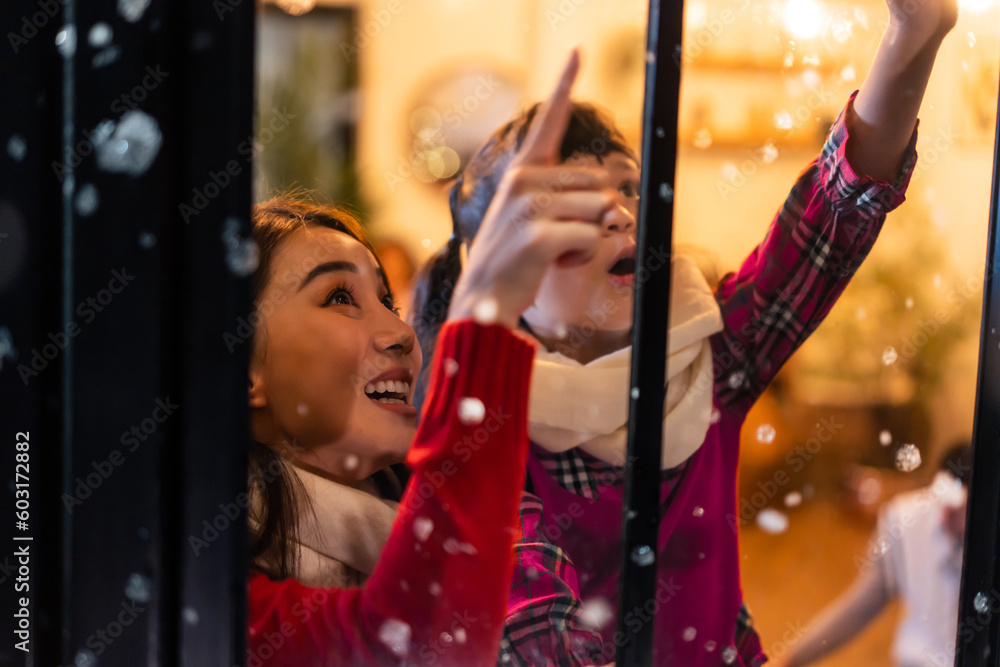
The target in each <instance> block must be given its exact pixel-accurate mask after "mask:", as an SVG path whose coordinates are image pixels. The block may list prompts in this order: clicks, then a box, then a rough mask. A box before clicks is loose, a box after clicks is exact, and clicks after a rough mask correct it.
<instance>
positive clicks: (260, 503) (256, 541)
mask: <svg viewBox="0 0 1000 667" xmlns="http://www.w3.org/2000/svg"><path fill="white" fill-rule="evenodd" d="M303 227H327V228H329V229H334V230H336V231H338V232H342V233H344V234H347V235H348V236H350V237H351V238H353V239H355V240H357V241H358V242H359V243H361V244H362V245H364V246H365V247H366V248H368V250H369V251H370V252H371V253H372V257H375V261H376V262H377V261H378V257H377V256H376V255H375V251H374V249H373V248H372V245H371V243H370V242H369V241H368V238H367V236H366V235H365V233H364V229H363V228H362V226H361V223H359V222H358V220H357V218H355V217H354V216H353V215H352V214H350V213H349V212H347V211H345V210H343V209H340V208H337V207H336V206H332V205H325V204H318V203H316V202H314V201H311V200H310V199H309V198H308V195H306V194H305V193H303V192H295V193H289V194H283V195H278V196H276V197H273V198H271V199H269V200H267V201H265V202H263V203H261V204H257V205H256V206H254V207H253V213H252V214H251V233H252V234H253V239H254V241H255V242H256V243H257V247H258V249H259V250H260V261H259V263H258V265H257V270H256V271H255V272H254V275H253V277H252V279H251V289H252V290H253V297H254V301H255V302H257V301H259V299H260V296H261V294H262V293H263V292H264V289H265V288H267V286H268V283H269V282H270V281H271V278H272V275H271V266H272V264H273V261H274V255H275V252H276V251H277V250H278V248H279V247H280V246H281V244H282V243H283V242H284V241H285V240H286V239H287V238H288V237H289V236H291V235H292V233H293V232H295V231H296V230H299V229H302V228H303ZM259 334H260V332H259V331H256V330H255V332H254V336H257V335H259ZM294 456H295V450H294V448H289V449H286V450H285V451H283V452H280V453H279V452H277V451H275V450H274V449H272V448H271V447H269V446H267V445H265V444H263V443H260V442H255V441H254V442H251V443H250V453H249V470H248V474H249V477H248V480H249V484H248V487H249V492H250V497H251V499H252V502H251V504H250V507H251V517H252V521H251V522H250V559H251V563H252V566H253V567H254V568H255V569H257V570H260V571H261V572H264V573H266V574H267V575H268V576H270V577H272V578H274V579H287V578H288V577H290V576H292V574H293V572H294V571H295V568H296V565H297V563H296V556H297V550H296V549H293V548H292V545H293V542H294V541H295V538H296V535H297V527H298V521H299V517H300V513H301V512H302V510H307V509H310V508H308V507H307V506H305V505H304V502H305V494H304V491H303V489H302V486H301V482H300V481H299V479H298V477H296V476H295V473H294V472H293V471H292V469H291V465H292V463H291V461H292V460H293V459H294Z"/></svg>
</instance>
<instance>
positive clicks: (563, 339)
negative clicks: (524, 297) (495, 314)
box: [524, 153, 639, 358]
mask: <svg viewBox="0 0 1000 667" xmlns="http://www.w3.org/2000/svg"><path fill="white" fill-rule="evenodd" d="M567 164H573V165H579V166H584V167H602V166H603V167H604V168H605V169H606V170H607V171H608V173H609V176H610V181H609V182H608V183H607V185H606V187H608V188H612V189H614V190H617V191H618V193H619V204H618V206H616V207H615V208H614V209H612V210H611V211H609V212H608V213H606V214H605V216H604V220H603V222H602V227H603V234H602V237H601V240H600V242H599V243H598V246H597V249H596V252H595V254H594V257H593V259H591V260H590V261H589V262H587V263H586V264H582V265H579V266H573V267H568V268H562V267H553V268H551V269H549V271H548V273H547V274H546V276H545V279H544V280H543V282H542V285H541V288H540V290H539V292H538V298H537V299H535V303H534V305H533V306H532V307H531V308H529V309H528V310H527V311H525V313H524V319H525V321H527V322H528V325H529V326H530V327H531V329H532V331H533V332H534V333H535V334H536V335H537V336H538V337H540V338H542V339H543V340H545V341H546V343H547V344H548V345H549V347H553V349H557V350H558V351H560V352H562V353H563V354H566V355H567V356H571V357H573V358H580V357H581V356H582V357H584V358H588V357H591V356H593V355H592V354H588V353H587V350H590V349H592V348H602V347H607V346H608V343H609V339H614V341H617V342H612V343H611V347H615V348H616V347H623V346H624V345H627V344H628V337H629V331H630V330H631V328H632V292H633V289H634V286H635V269H636V267H635V233H636V224H635V220H636V216H637V215H638V208H639V198H638V192H639V167H638V165H636V163H635V162H634V161H633V160H632V159H631V158H629V157H628V156H627V155H625V154H624V153H610V154H608V155H607V156H605V157H604V158H603V163H602V162H600V161H598V159H597V158H596V157H594V156H592V155H580V154H577V155H574V156H572V157H571V158H570V159H569V160H567ZM550 341H556V343H555V345H554V346H553V345H551V344H549V342H550ZM619 343H620V344H619ZM607 351H610V350H600V352H601V353H607ZM581 353H582V354H581Z"/></svg>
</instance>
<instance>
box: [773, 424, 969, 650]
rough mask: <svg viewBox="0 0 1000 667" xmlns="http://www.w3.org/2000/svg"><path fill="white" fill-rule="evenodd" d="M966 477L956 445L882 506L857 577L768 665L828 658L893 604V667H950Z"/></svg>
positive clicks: (964, 459)
mask: <svg viewBox="0 0 1000 667" xmlns="http://www.w3.org/2000/svg"><path fill="white" fill-rule="evenodd" d="M971 477H972V447H971V446H970V444H969V443H968V442H961V443H957V444H955V445H953V446H952V447H951V448H949V449H948V451H947V452H946V453H945V455H944V458H943V459H942V460H941V465H940V466H939V469H938V472H937V474H936V475H935V476H934V481H933V482H932V483H931V484H930V485H929V486H926V487H923V488H921V489H917V490H916V491H911V492H908V493H901V494H899V495H897V496H896V497H894V498H892V499H891V500H889V501H888V502H887V503H886V504H885V505H884V506H883V507H882V510H881V511H880V512H879V519H878V526H877V528H876V529H875V533H874V535H873V536H872V539H871V541H870V542H869V545H870V546H869V549H868V552H867V554H866V556H867V558H865V559H864V560H863V561H861V562H860V569H861V574H860V576H859V577H858V578H857V579H856V580H855V582H854V584H852V585H851V587H850V588H849V589H848V590H847V591H846V592H844V593H843V594H842V595H841V596H840V597H839V598H837V599H836V600H834V601H833V602H831V603H830V604H829V605H827V606H826V608H824V609H823V610H822V611H821V612H820V613H819V615H818V616H817V617H816V618H814V619H813V620H812V621H810V623H809V625H808V630H807V631H806V634H805V636H804V637H802V639H800V640H799V641H798V642H797V643H796V644H795V645H794V646H792V648H791V649H790V650H789V652H788V655H787V656H784V658H778V659H777V664H776V667H805V665H811V664H813V663H815V662H817V661H819V660H821V659H823V658H825V657H827V656H828V655H830V654H832V653H834V652H836V651H837V650H838V649H839V648H840V647H842V646H843V645H844V644H846V643H848V642H850V641H851V640H852V639H853V638H854V637H856V636H857V635H858V634H860V633H861V632H862V631H863V630H864V629H865V628H866V627H868V625H869V624H870V623H871V622H872V621H874V620H875V619H876V618H877V617H878V615H879V614H880V613H882V610H883V609H885V607H886V606H887V605H888V604H889V603H890V602H892V601H893V600H897V599H898V600H900V601H901V602H902V603H903V604H904V606H905V608H906V611H905V615H904V617H903V620H902V622H901V623H900V624H899V627H898V628H897V630H896V639H895V642H894V643H893V647H892V657H893V660H894V664H895V665H897V666H898V667H930V666H932V665H933V666H934V667H941V666H943V665H953V664H955V642H956V636H957V635H958V596H959V585H960V581H961V575H962V545H963V542H964V540H965V511H966V503H967V498H968V489H969V481H970V479H971Z"/></svg>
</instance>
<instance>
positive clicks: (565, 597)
mask: <svg viewBox="0 0 1000 667" xmlns="http://www.w3.org/2000/svg"><path fill="white" fill-rule="evenodd" d="M521 533H522V536H521V539H520V541H518V543H517V545H516V547H515V550H516V553H517V562H516V564H515V566H514V579H513V581H512V582H511V590H510V602H509V604H508V606H507V618H506V620H505V621H504V627H503V639H502V640H501V642H500V658H499V661H498V664H499V665H516V666H517V667H533V666H534V665H556V666H558V667H578V666H582V667H590V666H592V665H603V664H605V663H607V662H609V659H604V658H602V657H601V653H602V651H603V649H604V645H603V640H602V639H601V635H600V633H599V632H598V631H597V630H596V629H595V628H593V627H592V626H591V625H589V624H588V623H587V622H586V621H585V620H584V618H583V608H582V606H581V604H580V587H579V584H578V583H577V576H576V569H575V568H574V566H573V563H572V561H570V559H569V557H568V556H567V555H566V552H565V551H563V550H562V549H561V548H560V547H558V546H556V545H554V544H551V543H548V542H546V541H545V538H544V529H543V527H542V502H541V500H540V499H539V498H538V497H537V496H534V495H532V494H530V493H527V492H525V493H524V494H523V495H522V498H521ZM613 659H614V656H612V657H611V658H610V660H613Z"/></svg>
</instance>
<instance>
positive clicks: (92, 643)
mask: <svg viewBox="0 0 1000 667" xmlns="http://www.w3.org/2000/svg"><path fill="white" fill-rule="evenodd" d="M144 611H146V607H140V606H139V603H138V602H137V601H136V600H133V599H129V600H128V601H127V602H126V601H124V600H123V601H122V603H121V611H119V612H118V614H117V616H115V618H114V619H113V620H111V621H109V622H108V623H107V624H106V625H104V626H103V627H99V628H97V629H96V630H94V632H92V633H91V634H90V636H88V637H87V639H86V640H85V641H84V646H86V647H87V649H86V650H85V651H81V652H80V653H78V654H77V664H80V662H81V654H82V655H83V656H85V659H86V660H87V662H86V664H95V663H96V662H97V658H98V657H100V656H101V655H102V654H103V653H104V652H105V651H106V650H108V648H109V647H110V646H111V645H112V644H114V643H115V640H116V639H118V638H119V637H121V636H122V633H124V632H125V628H127V627H129V626H130V625H132V624H133V623H135V621H136V619H137V618H139V615H140V614H142V613H143V612H144ZM88 654H89V655H88Z"/></svg>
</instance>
